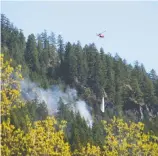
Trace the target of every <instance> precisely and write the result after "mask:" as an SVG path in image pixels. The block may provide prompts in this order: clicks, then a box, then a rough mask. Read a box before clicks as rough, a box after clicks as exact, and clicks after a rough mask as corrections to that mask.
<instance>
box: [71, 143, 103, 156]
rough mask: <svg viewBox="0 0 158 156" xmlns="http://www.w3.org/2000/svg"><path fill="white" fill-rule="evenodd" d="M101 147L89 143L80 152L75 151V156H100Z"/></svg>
mask: <svg viewBox="0 0 158 156" xmlns="http://www.w3.org/2000/svg"><path fill="white" fill-rule="evenodd" d="M100 155H101V151H100V147H98V146H94V145H90V144H89V143H87V146H86V147H82V148H81V150H80V151H78V150H75V151H74V153H73V156H100Z"/></svg>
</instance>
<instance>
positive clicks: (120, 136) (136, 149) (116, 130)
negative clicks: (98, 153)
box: [103, 117, 158, 156]
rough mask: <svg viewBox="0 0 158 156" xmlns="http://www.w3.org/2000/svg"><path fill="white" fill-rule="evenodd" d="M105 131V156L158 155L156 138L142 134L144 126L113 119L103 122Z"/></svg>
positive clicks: (157, 139)
mask: <svg viewBox="0 0 158 156" xmlns="http://www.w3.org/2000/svg"><path fill="white" fill-rule="evenodd" d="M103 123H104V128H105V130H106V133H107V134H106V137H105V146H104V151H103V155H105V156H126V155H128V156H130V155H131V156H133V155H140V156H146V155H151V156H156V155H157V154H158V138H157V137H156V136H152V135H151V134H150V133H147V134H146V133H144V132H143V130H144V124H143V123H141V122H139V123H134V122H129V123H126V122H124V121H123V120H122V119H117V118H116V117H114V118H113V119H112V120H111V122H110V123H107V122H106V121H103Z"/></svg>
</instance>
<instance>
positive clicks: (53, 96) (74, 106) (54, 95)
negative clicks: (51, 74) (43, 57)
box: [21, 79, 93, 126]
mask: <svg viewBox="0 0 158 156" xmlns="http://www.w3.org/2000/svg"><path fill="white" fill-rule="evenodd" d="M21 90H22V91H21V92H22V97H23V98H24V99H25V100H28V101H32V100H35V99H37V100H38V101H39V102H43V101H44V102H45V104H46V105H47V108H48V112H49V115H54V114H55V113H56V112H57V111H58V107H59V104H58V102H59V100H60V98H61V99H62V101H63V103H64V104H71V107H70V108H71V110H73V112H75V113H76V112H79V113H80V115H81V116H82V117H84V119H85V120H86V121H87V124H88V125H89V126H92V123H93V121H92V117H91V114H90V112H89V111H88V106H87V104H86V103H85V101H82V100H77V99H78V97H77V91H76V90H75V89H71V88H67V89H66V91H65V92H63V91H61V89H60V88H59V86H57V85H54V86H52V87H51V88H49V89H46V90H45V89H43V88H40V87H38V86H37V84H35V83H33V82H31V81H30V80H28V79H25V80H23V81H21Z"/></svg>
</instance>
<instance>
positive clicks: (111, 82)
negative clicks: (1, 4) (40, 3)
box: [1, 14, 158, 156]
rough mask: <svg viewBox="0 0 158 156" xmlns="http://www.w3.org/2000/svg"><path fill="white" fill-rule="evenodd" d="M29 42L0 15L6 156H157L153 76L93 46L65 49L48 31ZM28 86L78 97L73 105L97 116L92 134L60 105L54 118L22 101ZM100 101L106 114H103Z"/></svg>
mask: <svg viewBox="0 0 158 156" xmlns="http://www.w3.org/2000/svg"><path fill="white" fill-rule="evenodd" d="M26 37H27V36H26ZM26 37H25V36H24V34H23V32H22V30H21V29H20V30H19V29H18V28H17V27H15V26H14V25H13V24H12V23H11V22H10V20H9V19H8V18H7V17H6V16H5V15H4V14H2V15H1V53H2V55H1V62H2V63H1V71H2V75H1V88H2V89H1V101H2V102H1V118H2V123H1V130H2V134H1V139H2V147H1V149H2V155H8V156H9V155H41V154H42V155H64V156H66V155H76V156H77V155H86V154H87V155H88V154H89V155H108V156H109V155H112V156H114V155H147V154H148V155H153V156H154V155H156V154H157V152H158V144H157V143H158V138H157V135H158V76H157V75H156V72H155V71H154V69H152V70H151V72H150V73H147V72H146V70H145V68H144V66H143V64H140V63H139V62H138V61H136V62H135V65H134V66H132V65H131V64H128V63H127V61H126V60H125V59H122V58H121V57H120V56H119V55H118V54H116V55H115V56H112V55H111V54H110V53H108V54H107V53H106V52H104V49H103V48H101V49H99V50H98V49H97V48H96V46H95V44H94V43H91V44H89V45H84V46H83V47H82V46H81V43H80V41H78V42H77V43H70V42H67V43H65V42H64V40H63V38H62V36H61V35H59V36H57V37H56V36H55V34H54V33H53V32H52V33H51V34H48V33H47V31H46V30H45V31H44V32H42V33H40V34H38V35H35V34H33V33H32V34H30V35H29V36H28V37H27V38H26ZM10 59H12V60H11V61H10ZM153 68H154V67H153ZM22 78H23V79H29V80H31V81H32V82H34V83H36V84H38V87H40V88H43V90H46V89H50V88H51V87H52V86H54V85H57V86H60V89H61V90H62V92H63V93H64V92H65V91H66V88H67V87H70V88H72V89H75V90H76V91H77V99H75V100H76V101H77V100H78V99H81V100H83V101H85V103H86V105H87V107H89V108H91V110H88V111H89V112H90V114H91V116H92V120H93V124H92V125H91V126H89V125H88V124H87V121H86V120H85V118H83V117H82V115H81V114H80V112H78V113H76V112H74V111H72V109H69V106H70V105H65V104H64V101H63V100H62V98H61V99H60V100H59V101H58V111H57V112H56V113H55V114H53V117H52V114H51V115H50V114H49V111H50V110H49V107H48V105H47V103H45V102H44V101H43V102H39V101H38V100H37V99H33V100H32V101H27V100H23V99H22V98H21V96H22V94H24V93H23V92H26V91H24V90H22V89H21V86H20V84H21V80H22ZM32 89H33V88H32ZM30 93H32V92H29V93H28V92H26V93H25V94H26V95H27V94H30ZM102 97H105V112H102V111H101V110H100V104H101V99H102ZM69 103H70V104H71V101H70V102H69ZM79 104H80V103H79Z"/></svg>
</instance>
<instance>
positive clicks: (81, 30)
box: [2, 1, 158, 73]
mask: <svg viewBox="0 0 158 156" xmlns="http://www.w3.org/2000/svg"><path fill="white" fill-rule="evenodd" d="M2 13H4V14H5V15H6V16H7V17H8V18H9V19H10V20H11V22H13V23H14V24H15V25H16V26H17V27H18V28H19V29H22V30H23V31H24V34H25V36H26V37H27V36H28V35H29V34H31V33H34V34H35V35H36V34H37V33H41V32H42V31H43V30H44V29H46V30H47V31H48V32H50V31H53V32H54V33H55V34H56V35H58V34H59V33H61V34H62V36H63V39H64V42H66V41H70V42H76V41H77V40H79V41H80V42H81V44H82V46H84V45H85V44H89V43H93V42H94V43H95V44H96V46H97V48H98V49H99V48H100V47H103V48H104V51H105V53H108V52H110V53H111V54H112V55H114V54H115V53H116V52H117V53H118V54H119V55H120V57H122V58H125V59H126V60H127V62H128V63H134V61H135V60H138V61H139V62H140V63H143V64H144V66H145V68H146V70H147V71H148V72H149V71H150V70H151V69H152V68H154V69H155V70H156V72H157V73H158V2H156V1H152V2H145V1H144V2H135V1H133V2H132V1H131V2H127V1H126V2H125V1H124V2H123V1H122V2H118V1H116V2H114V1H111V2H110V1H109V2H108V1H100V2H94V1H92V2H89V1H87V2H83V1H80V2H75V1H74V2H72V1H70V2H53V1H52V2H51V1H50V2H44V1H43V2H37V1H36V2H30V1H28V2H24V1H23V2H18V1H17V2H2ZM105 29H106V30H107V32H105V38H104V39H98V38H97V36H96V33H99V32H102V31H104V30H105Z"/></svg>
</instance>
